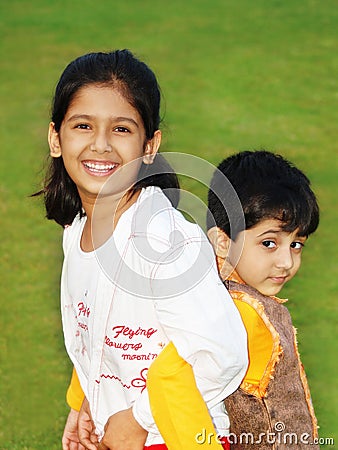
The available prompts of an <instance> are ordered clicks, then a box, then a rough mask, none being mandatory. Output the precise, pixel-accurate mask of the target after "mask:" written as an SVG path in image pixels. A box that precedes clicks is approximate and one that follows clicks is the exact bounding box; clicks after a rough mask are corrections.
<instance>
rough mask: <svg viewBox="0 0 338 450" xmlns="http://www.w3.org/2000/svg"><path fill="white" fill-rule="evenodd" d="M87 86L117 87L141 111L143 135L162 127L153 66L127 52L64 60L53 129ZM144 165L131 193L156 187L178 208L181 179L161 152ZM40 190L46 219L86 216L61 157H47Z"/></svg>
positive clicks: (61, 220) (69, 220)
mask: <svg viewBox="0 0 338 450" xmlns="http://www.w3.org/2000/svg"><path fill="white" fill-rule="evenodd" d="M90 84H97V85H102V86H112V87H114V88H116V89H118V90H119V91H120V92H121V94H122V95H123V96H124V97H125V98H126V100H127V101H128V102H129V103H130V104H131V105H132V106H133V107H134V108H135V109H136V110H137V111H138V113H139V114H140V116H141V118H142V121H143V125H144V129H145V134H146V139H147V140H149V139H152V138H153V137H154V133H155V131H156V130H157V129H158V128H159V125H160V100H161V93H160V88H159V86H158V83H157V80H156V77H155V74H154V73H153V72H152V70H151V69H150V68H149V67H148V66H147V65H146V64H145V63H143V62H142V61H140V60H138V59H137V58H136V57H135V56H134V55H133V54H132V53H131V52H130V51H129V50H115V51H113V52H109V53H102V52H99V53H88V54H86V55H83V56H80V57H78V58H77V59H75V60H74V61H72V62H71V63H70V64H68V66H67V67H66V68H65V70H64V72H63V73H62V75H61V77H60V80H59V82H58V84H57V86H56V89H55V95H54V100H53V105H52V117H51V120H52V122H54V126H55V130H56V131H57V132H59V131H60V128H61V124H62V121H63V119H64V117H65V115H66V113H67V110H68V108H69V106H70V104H71V102H72V100H73V99H74V96H75V95H76V93H77V92H78V91H79V89H81V88H83V87H85V86H88V85H90ZM146 166H147V165H146V164H143V163H142V165H141V169H140V173H139V177H138V179H139V180H140V181H138V182H137V183H135V185H134V186H133V189H132V191H133V192H135V191H137V190H140V189H141V188H142V187H145V186H150V185H156V186H159V187H160V188H162V189H163V190H164V192H165V193H166V195H167V196H168V197H169V199H170V200H171V201H172V203H173V205H174V206H177V203H178V188H179V183H178V179H177V176H176V174H175V173H174V171H173V169H172V168H171V166H170V165H169V164H168V163H167V162H166V161H165V160H164V158H163V157H161V156H159V155H157V156H156V157H155V159H154V162H153V164H151V166H153V167H152V168H151V169H149V168H148V167H146ZM149 166H150V165H149ZM166 189H167V190H168V191H167V192H166V191H165V190H166ZM172 189H173V190H172ZM174 191H175V192H174ZM40 194H43V195H44V201H45V207H46V212H47V214H46V216H47V218H48V219H53V220H55V221H56V222H57V223H59V224H60V225H62V226H65V225H69V224H71V223H72V221H73V220H74V218H75V216H76V215H77V214H80V215H81V216H83V215H84V212H83V209H82V203H81V199H80V196H79V194H78V190H77V187H76V185H75V183H74V182H73V180H72V179H71V178H70V177H69V175H68V173H67V171H66V169H65V166H64V164H63V159H62V156H61V157H59V158H52V159H51V162H50V165H49V168H48V171H47V176H46V179H45V185H44V188H43V189H42V190H41V191H40V192H38V193H37V194H36V195H40Z"/></svg>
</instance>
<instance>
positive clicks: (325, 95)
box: [0, 0, 338, 450]
mask: <svg viewBox="0 0 338 450" xmlns="http://www.w3.org/2000/svg"><path fill="white" fill-rule="evenodd" d="M337 19H338V9H337V3H336V1H335V0H325V1H320V0H298V1H294V0H284V1H282V0H256V1H254V2H253V1H252V0H215V1H214V2H210V1H209V2H207V1H206V0H195V1H190V2H189V1H188V2H185V3H183V4H182V2H181V1H178V0H171V1H161V0H159V1H152V0H143V1H137V0H130V1H125V2H111V1H108V0H102V1H98V2H92V1H89V0H81V1H80V0H73V1H71V2H70V1H66V0H60V1H58V2H46V1H45V0H30V1H27V0H11V1H9V0H4V1H2V2H1V5H0V21H1V47H0V52H1V73H0V81H1V82H0V93H1V107H0V127H1V158H0V170H1V172H0V173H1V178H0V195H1V204H0V212H1V230H2V239H1V243H0V247H1V287H0V289H1V292H0V298H1V303H0V305H1V314H0V329H1V332H0V450H19V449H20V450H40V449H41V450H42V449H43V450H46V449H48V450H54V449H60V448H61V444H60V441H61V435H62V430H63V425H64V421H65V417H66V415H67V406H66V404H65V400H64V398H65V390H66V387H67V383H68V380H69V376H70V370H71V368H70V364H69V362H68V360H67V356H66V354H65V350H64V346H63V339H62V330H61V323H60V314H59V277H60V271H61V262H62V254H61V234H62V230H61V229H60V227H58V226H57V225H56V224H54V223H51V222H48V221H47V220H45V219H44V210H43V207H42V204H41V202H40V201H39V200H36V199H31V198H29V194H31V193H32V192H34V191H35V190H37V189H38V188H39V187H40V182H41V180H42V177H43V167H44V164H45V161H46V155H47V143H46V132H47V126H48V121H49V108H50V103H51V97H52V92H53V89H54V87H55V83H56V81H57V79H58V77H59V75H60V73H61V71H62V70H63V69H64V67H65V65H66V64H67V63H68V62H69V61H70V60H71V59H73V58H75V57H76V56H78V55H80V54H83V53H86V52H89V51H99V50H110V49H114V48H129V49H131V50H132V51H133V52H135V53H136V54H137V55H138V56H139V57H140V58H141V59H144V60H145V61H146V62H148V63H149V65H150V66H151V67H152V68H153V69H154V71H155V72H156V74H157V76H158V79H159V82H160V85H161V88H162V91H163V94H164V102H163V116H164V122H163V125H162V129H163V131H164V135H165V139H164V144H163V146H162V150H163V151H167V152H184V153H190V154H193V155H196V156H198V157H200V158H203V159H205V160H207V161H209V162H210V163H212V164H217V163H218V162H219V161H220V160H221V159H222V158H223V157H224V156H226V155H229V154H231V153H233V152H235V151H238V150H244V149H261V148H267V149H269V150H272V151H275V152H279V153H281V154H283V155H284V156H286V157H288V158H289V159H291V160H292V161H293V162H294V163H295V164H297V165H298V166H299V167H300V168H302V169H303V170H304V171H305V172H306V173H307V174H308V176H309V177H310V179H311V180H312V184H313V188H314V190H315V191H316V193H317V195H318V199H319V202H320V206H321V214H322V216H321V224H320V228H319V229H318V231H317V232H316V234H315V235H314V236H313V237H311V238H310V239H309V242H308V243H307V245H306V249H305V251H304V257H303V261H304V262H303V266H302V268H301V270H300V273H299V275H297V277H296V278H295V279H294V280H293V281H292V282H291V283H290V284H289V285H288V286H287V287H286V288H285V289H284V291H283V293H282V294H283V296H284V297H288V298H290V304H289V308H290V311H291V313H292V316H293V320H294V324H295V326H296V327H297V328H298V340H299V348H300V353H301V356H302V361H303V363H304V366H305V368H306V371H307V375H308V379H309V383H310V387H311V393H312V398H313V403H314V406H315V410H316V414H317V417H318V421H319V425H320V436H321V437H322V438H330V437H331V438H335V440H336V442H338V434H337V423H338V387H337V372H338V363H337V354H338V344H337V342H338V339H337V338H338V336H337V329H338V324H337V322H338V315H337V309H338V306H337V291H338V289H337V287H338V286H337V285H338V283H337V280H338V270H337V267H338V265H337V263H336V258H335V257H336V249H337V231H336V229H337V225H336V224H337V222H338V213H337V208H336V205H337V190H338V183H337V169H338V167H337V166H338V163H337V161H338V158H337V156H338V150H337V133H336V130H337V123H338V107H337V100H338V89H337V69H338V57H337V48H338V36H337V29H338V20H337ZM183 186H184V187H185V188H186V189H189V190H190V191H192V192H193V193H195V194H198V195H200V196H201V197H202V198H205V189H204V190H203V189H202V187H201V186H200V185H199V184H198V183H196V182H194V180H187V179H184V180H183ZM323 448H334V447H333V446H332V445H329V444H328V445H323Z"/></svg>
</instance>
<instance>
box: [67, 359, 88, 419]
mask: <svg viewBox="0 0 338 450" xmlns="http://www.w3.org/2000/svg"><path fill="white" fill-rule="evenodd" d="M66 399H67V403H68V405H69V406H70V407H71V408H72V409H75V410H76V411H80V408H81V405H82V402H83V399H84V393H83V391H82V388H81V385H80V381H79V378H78V376H77V373H76V370H75V369H74V368H73V373H72V378H71V380H70V384H69V386H68V389H67V395H66Z"/></svg>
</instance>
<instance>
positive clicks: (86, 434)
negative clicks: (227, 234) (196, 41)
mask: <svg viewBox="0 0 338 450" xmlns="http://www.w3.org/2000/svg"><path fill="white" fill-rule="evenodd" d="M159 110H160V93H159V87H158V84H157V80H156V78H155V75H154V74H153V72H152V71H151V70H150V69H149V68H148V67H147V66H146V65H145V64H144V63H142V62H141V61H139V60H138V59H137V58H135V57H134V56H133V55H132V54H131V53H130V52H129V51H127V50H117V51H115V52H111V53H91V54H87V55H84V56H81V57H79V58H77V59H76V60H74V61H72V62H71V63H70V64H69V65H68V66H67V67H66V69H65V71H64V72H63V74H62V75H61V78H60V80H59V82H58V85H57V87H56V91H55V97H54V103H53V111H52V122H51V123H50V126H49V134H48V141H49V146H50V154H51V156H52V160H51V166H50V170H49V174H48V177H47V181H46V183H45V187H44V189H43V194H44V198H45V205H46V210H47V217H48V218H49V219H53V220H55V221H56V222H57V223H59V224H60V225H61V226H62V227H64V238H63V249H64V263H63V270H62V279H61V309H62V321H63V330H64V338H65V345H66V349H67V352H68V354H69V357H70V358H71V361H72V363H73V364H74V367H75V369H76V373H77V376H78V379H79V383H80V385H81V388H82V390H83V392H84V395H85V399H84V401H83V404H82V410H81V412H80V414H78V412H77V411H75V410H71V412H70V415H69V418H68V421H67V424H66V427H65V432H64V436H63V449H65V450H70V449H71V450H74V449H78V450H80V449H83V448H84V447H85V448H88V449H89V450H95V449H96V448H101V449H107V448H109V449H110V450H116V449H120V448H123V449H124V450H130V449H133V450H141V449H143V447H144V445H145V446H146V448H156V449H161V448H163V449H165V448H166V447H165V445H164V440H163V438H162V436H161V434H160V433H159V431H158V428H157V426H156V424H155V423H154V419H153V417H152V414H151V410H150V405H149V398H148V391H147V386H146V374H147V370H148V368H149V366H150V364H151V362H152V360H153V359H155V357H156V356H157V354H159V353H160V352H161V350H162V349H163V348H169V347H170V345H174V346H175V349H177V351H178V353H179V355H180V357H181V358H183V360H184V361H185V362H187V363H189V364H190V365H191V367H192V370H193V374H194V377H193V379H194V380H196V385H197V386H198V389H199V391H200V392H201V394H202V395H203V398H204V400H205V402H206V404H207V406H208V409H209V411H210V414H211V417H212V419H213V422H214V424H215V426H216V429H217V432H219V433H223V430H225V431H226V430H227V428H228V425H229V424H228V418H227V415H226V413H225V411H224V407H223V402H222V400H223V398H224V397H226V396H227V395H229V394H230V393H231V392H233V391H234V390H235V389H236V388H237V387H238V385H239V383H240V381H241V379H242V378H243V375H244V373H245V370H246V366H247V350H246V333H245V329H244V327H243V324H242V321H241V318H240V315H239V313H238V311H237V309H236V307H235V305H234V304H233V301H232V300H231V297H230V296H229V294H228V292H227V290H226V289H225V287H224V286H223V285H222V284H220V283H219V277H218V273H217V267H216V264H215V263H214V261H213V260H214V255H213V252H212V247H211V246H210V243H209V242H208V240H207V238H206V236H205V235H204V234H203V232H202V231H201V229H200V228H199V227H198V226H197V225H195V224H192V223H190V222H188V221H186V220H185V219H184V218H183V216H182V215H181V214H180V213H179V212H178V211H177V210H176V209H175V208H174V207H173V206H172V203H171V202H170V200H169V199H168V198H167V197H166V195H165V192H166V191H165V189H169V190H168V192H169V193H170V192H171V191H172V188H177V180H176V177H175V176H174V175H173V174H170V173H169V174H168V173H163V168H161V167H160V168H159V167H158V165H159V162H161V160H160V158H159V156H156V154H157V151H158V149H159V146H160V143H161V132H160V131H159V122H160V118H159ZM151 168H152V169H153V170H151ZM164 171H165V172H167V171H168V170H167V168H165V169H164ZM162 188H163V189H164V190H162ZM168 192H167V194H168ZM168 195H169V194H168ZM173 201H174V200H173ZM168 370H170V368H168ZM210 421H211V419H210ZM78 422H79V423H78ZM77 426H79V430H78V432H77ZM98 441H100V443H99V444H98ZM97 446H98V447H97Z"/></svg>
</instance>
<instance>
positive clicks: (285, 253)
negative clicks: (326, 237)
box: [228, 219, 306, 296]
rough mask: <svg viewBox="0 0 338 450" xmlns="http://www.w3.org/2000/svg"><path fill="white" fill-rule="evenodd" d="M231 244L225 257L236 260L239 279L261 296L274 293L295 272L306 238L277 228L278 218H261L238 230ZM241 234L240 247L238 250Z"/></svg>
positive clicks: (279, 227) (232, 261) (233, 261)
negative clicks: (234, 240)
mask: <svg viewBox="0 0 338 450" xmlns="http://www.w3.org/2000/svg"><path fill="white" fill-rule="evenodd" d="M240 234H241V235H242V236H238V238H237V239H236V242H235V243H232V245H231V247H230V251H229V255H228V258H229V260H230V263H234V264H235V261H237V260H238V257H239V261H238V263H237V265H236V271H237V273H238V275H239V276H240V277H241V278H242V280H243V281H244V282H245V283H246V284H248V285H250V286H252V287H254V288H255V289H257V290H258V291H259V292H261V293H262V294H264V295H269V296H271V295H276V294H278V292H279V291H280V290H281V289H282V287H283V286H284V284H285V283H286V282H287V281H289V280H291V278H293V277H294V276H295V274H296V273H297V271H298V269H299V267H300V264H301V257H302V248H303V245H304V243H305V241H306V237H299V236H297V230H296V231H295V232H292V233H289V232H285V231H282V230H281V224H280V222H279V221H278V220H273V219H268V220H263V221H261V222H260V223H258V224H257V225H255V226H254V227H253V228H251V229H249V230H245V231H243V232H241V233H240ZM243 234H244V246H243V250H242V253H241V254H240V255H239V252H240V251H241V248H240V247H241V245H240V243H241V244H242V242H243V241H242V239H241V237H243Z"/></svg>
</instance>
